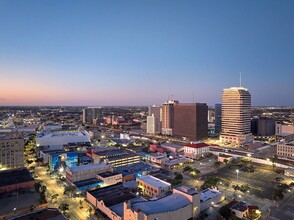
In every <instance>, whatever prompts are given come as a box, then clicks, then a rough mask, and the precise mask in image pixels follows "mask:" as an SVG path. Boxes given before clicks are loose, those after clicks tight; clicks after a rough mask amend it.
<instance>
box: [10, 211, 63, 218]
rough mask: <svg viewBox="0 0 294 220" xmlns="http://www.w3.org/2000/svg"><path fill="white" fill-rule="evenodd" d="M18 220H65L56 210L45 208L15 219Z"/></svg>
mask: <svg viewBox="0 0 294 220" xmlns="http://www.w3.org/2000/svg"><path fill="white" fill-rule="evenodd" d="M15 219H18V220H38V219H47V220H63V219H64V220H65V219H66V218H65V217H64V216H63V215H62V214H61V213H60V212H59V210H58V209H54V208H47V209H43V210H38V211H34V212H33V213H30V214H26V215H24V216H20V217H17V218H15Z"/></svg>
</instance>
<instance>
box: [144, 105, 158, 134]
mask: <svg viewBox="0 0 294 220" xmlns="http://www.w3.org/2000/svg"><path fill="white" fill-rule="evenodd" d="M160 132H161V107H160V106H155V105H153V106H149V111H148V116H147V133H149V134H159V133H160Z"/></svg>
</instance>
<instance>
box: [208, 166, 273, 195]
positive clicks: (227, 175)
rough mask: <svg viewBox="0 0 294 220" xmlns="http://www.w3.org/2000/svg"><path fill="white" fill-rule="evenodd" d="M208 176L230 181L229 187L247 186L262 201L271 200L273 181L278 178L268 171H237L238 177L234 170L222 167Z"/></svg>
mask: <svg viewBox="0 0 294 220" xmlns="http://www.w3.org/2000/svg"><path fill="white" fill-rule="evenodd" d="M209 176H218V177H221V178H224V179H230V180H232V183H231V185H236V184H238V185H243V184H248V185H249V187H250V192H251V193H252V194H253V195H255V196H257V197H260V198H263V199H270V200H271V199H272V195H273V190H274V187H275V183H273V179H274V178H275V177H276V176H278V174H277V173H275V172H273V171H269V170H257V171H255V172H254V173H248V172H243V171H239V173H238V175H237V172H236V168H231V169H230V168H228V167H224V168H222V169H220V170H218V171H217V172H214V173H212V174H210V175H209Z"/></svg>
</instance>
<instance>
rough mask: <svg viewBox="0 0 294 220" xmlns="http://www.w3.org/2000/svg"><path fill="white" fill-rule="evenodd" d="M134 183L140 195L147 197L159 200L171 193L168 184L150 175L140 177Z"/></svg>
mask: <svg viewBox="0 0 294 220" xmlns="http://www.w3.org/2000/svg"><path fill="white" fill-rule="evenodd" d="M136 181H137V183H138V187H139V188H140V189H142V193H143V194H144V195H146V196H149V197H156V198H161V197H164V196H166V195H167V194H168V193H170V192H171V184H170V183H168V182H165V181H163V180H161V179H158V178H156V177H154V176H151V175H147V176H141V177H139V178H137V180H136Z"/></svg>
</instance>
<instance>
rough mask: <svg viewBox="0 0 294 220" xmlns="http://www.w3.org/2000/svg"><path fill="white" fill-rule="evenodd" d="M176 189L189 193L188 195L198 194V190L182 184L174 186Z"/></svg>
mask: <svg viewBox="0 0 294 220" xmlns="http://www.w3.org/2000/svg"><path fill="white" fill-rule="evenodd" d="M176 189H177V190H179V191H181V192H184V193H186V194H189V195H195V194H198V191H197V190H196V189H193V188H190V187H188V186H184V185H181V186H178V187H176Z"/></svg>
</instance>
